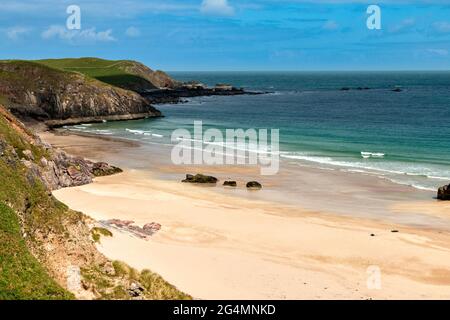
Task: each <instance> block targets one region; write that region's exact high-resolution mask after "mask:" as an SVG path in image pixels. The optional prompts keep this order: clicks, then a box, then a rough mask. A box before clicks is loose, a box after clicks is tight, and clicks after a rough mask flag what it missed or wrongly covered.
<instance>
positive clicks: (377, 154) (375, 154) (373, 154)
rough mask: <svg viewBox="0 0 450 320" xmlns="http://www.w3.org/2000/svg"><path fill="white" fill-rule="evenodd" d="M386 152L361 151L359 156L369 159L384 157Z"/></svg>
mask: <svg viewBox="0 0 450 320" xmlns="http://www.w3.org/2000/svg"><path fill="white" fill-rule="evenodd" d="M385 155H386V154H384V153H381V152H365V151H361V156H362V157H363V158H364V159H369V158H384V156H385Z"/></svg>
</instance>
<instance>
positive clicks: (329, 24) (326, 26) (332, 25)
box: [323, 20, 339, 30]
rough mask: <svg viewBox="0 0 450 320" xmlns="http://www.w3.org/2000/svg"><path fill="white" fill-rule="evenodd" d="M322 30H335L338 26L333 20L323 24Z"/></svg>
mask: <svg viewBox="0 0 450 320" xmlns="http://www.w3.org/2000/svg"><path fill="white" fill-rule="evenodd" d="M323 28H324V29H325V30H336V29H338V28H339V25H338V24H337V22H336V21H333V20H328V21H327V22H325V24H324V25H323Z"/></svg>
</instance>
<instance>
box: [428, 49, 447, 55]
mask: <svg viewBox="0 0 450 320" xmlns="http://www.w3.org/2000/svg"><path fill="white" fill-rule="evenodd" d="M427 51H428V52H429V53H431V54H434V55H437V56H448V50H447V49H427Z"/></svg>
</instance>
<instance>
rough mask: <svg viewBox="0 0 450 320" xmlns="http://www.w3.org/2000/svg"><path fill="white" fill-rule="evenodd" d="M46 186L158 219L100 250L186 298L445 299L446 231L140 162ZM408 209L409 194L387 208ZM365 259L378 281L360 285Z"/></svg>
mask: <svg viewBox="0 0 450 320" xmlns="http://www.w3.org/2000/svg"><path fill="white" fill-rule="evenodd" d="M54 194H55V196H56V197H57V198H58V199H59V200H61V201H63V202H64V203H66V204H67V205H69V206H70V207H71V208H73V209H75V210H79V211H82V212H84V213H85V214H88V215H90V216H91V217H93V218H94V219H97V220H104V219H112V218H118V219H123V220H130V219H131V220H134V221H135V222H136V224H138V225H141V226H142V225H143V224H145V223H149V222H158V223H161V224H162V230H161V231H160V232H159V233H157V234H156V235H154V236H153V237H152V238H151V239H150V240H149V241H145V240H141V239H137V238H133V237H131V236H130V235H128V234H124V233H121V232H119V231H114V236H113V237H112V238H103V239H102V243H101V245H100V246H99V249H100V250H101V251H102V252H103V253H104V254H105V255H106V256H108V257H109V258H111V259H118V260H122V261H125V262H127V263H128V264H130V265H132V266H133V267H136V268H138V269H145V268H147V269H151V270H152V271H154V272H157V273H159V274H160V275H162V276H163V277H164V278H165V279H166V280H168V281H169V282H171V283H172V284H174V285H175V286H177V287H178V288H179V289H181V290H183V291H185V292H187V293H189V294H191V295H192V296H194V297H195V298H200V299H315V298H320V299H334V298H343V299H367V298H376V299H393V298H407V299H410V298H418V299H423V298H424V299H431V298H433V299H448V298H450V267H449V266H450V237H449V234H448V233H445V232H440V231H434V230H419V229H414V228H407V227H404V226H395V225H392V224H389V225H387V224H383V223H380V222H374V221H369V220H362V219H356V218H355V219H352V218H343V217H337V216H334V215H330V214H327V213H326V212H322V213H317V212H316V213H312V212H308V211H306V210H303V209H301V208H298V206H297V207H294V206H287V205H279V204H275V203H270V202H262V201H257V200H249V199H244V198H239V197H232V196H227V195H226V194H220V193H217V192H213V190H211V189H208V188H204V187H198V186H192V185H186V184H181V183H179V182H170V181H161V180H157V179H154V178H153V177H152V176H150V175H149V174H148V173H146V172H142V171H126V172H125V173H123V174H120V175H115V176H111V177H105V178H101V179H98V180H97V181H96V182H95V183H93V184H91V185H87V186H82V187H77V188H71V189H63V190H58V191H56V192H54ZM408 208H410V209H411V208H414V203H413V204H408V205H407V204H399V207H398V208H396V210H397V211H403V212H404V211H405V210H406V211H408ZM447 208H448V207H447ZM429 210H433V209H429ZM435 210H438V211H439V212H440V214H442V212H441V211H442V210H444V211H445V209H442V207H441V206H437V208H435ZM427 214H432V212H431V213H430V212H427ZM392 229H398V230H400V232H399V233H391V230H392ZM372 233H373V234H375V236H374V237H372V236H371V234H372ZM373 265H375V266H378V267H379V268H380V270H381V289H369V288H368V287H367V280H368V276H369V275H368V273H367V268H368V267H370V266H373Z"/></svg>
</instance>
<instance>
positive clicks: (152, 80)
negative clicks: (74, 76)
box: [36, 58, 177, 91]
mask: <svg viewBox="0 0 450 320" xmlns="http://www.w3.org/2000/svg"><path fill="white" fill-rule="evenodd" d="M36 62H38V63H42V64H44V65H46V66H49V67H52V68H58V69H61V70H65V71H74V72H79V73H82V74H85V75H87V76H89V77H92V78H95V79H97V80H100V81H102V82H105V83H108V84H110V85H114V86H117V87H120V88H123V89H127V90H133V91H145V90H151V89H157V88H174V87H175V86H176V85H177V82H176V81H174V80H173V79H171V78H170V77H169V76H168V75H167V74H166V73H164V72H162V71H154V70H151V69H150V68H148V67H146V66H145V65H143V64H142V63H139V62H136V61H129V60H117V61H114V60H103V59H98V58H80V59H48V60H37V61H36Z"/></svg>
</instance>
